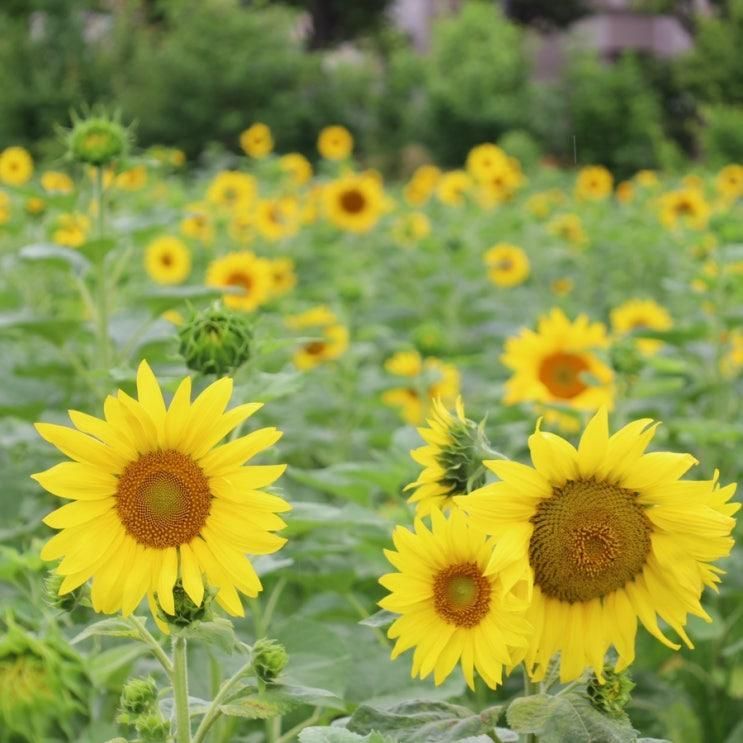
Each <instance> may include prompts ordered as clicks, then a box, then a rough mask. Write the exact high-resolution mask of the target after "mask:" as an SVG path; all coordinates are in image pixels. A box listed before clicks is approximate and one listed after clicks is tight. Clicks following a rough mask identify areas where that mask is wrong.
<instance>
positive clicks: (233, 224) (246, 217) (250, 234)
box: [228, 210, 255, 246]
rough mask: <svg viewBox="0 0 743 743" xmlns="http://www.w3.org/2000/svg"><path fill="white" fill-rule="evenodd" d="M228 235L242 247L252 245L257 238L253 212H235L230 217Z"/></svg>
mask: <svg viewBox="0 0 743 743" xmlns="http://www.w3.org/2000/svg"><path fill="white" fill-rule="evenodd" d="M228 233H229V236H230V238H231V239H232V240H234V241H235V242H236V243H240V245H243V246H244V245H250V243H251V242H253V240H254V238H255V219H254V217H253V214H252V213H251V212H247V211H242V210H240V211H235V212H232V215H231V217H230V224H229V227H228Z"/></svg>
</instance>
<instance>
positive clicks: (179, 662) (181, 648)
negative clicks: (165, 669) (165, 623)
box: [172, 637, 191, 743]
mask: <svg viewBox="0 0 743 743" xmlns="http://www.w3.org/2000/svg"><path fill="white" fill-rule="evenodd" d="M186 651H187V648H186V638H185V637H175V638H174V639H173V676H172V679H173V697H174V699H175V740H176V743H191V716H190V713H189V709H188V669H187V658H186Z"/></svg>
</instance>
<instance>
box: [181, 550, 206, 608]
mask: <svg viewBox="0 0 743 743" xmlns="http://www.w3.org/2000/svg"><path fill="white" fill-rule="evenodd" d="M178 550H179V552H180V558H181V581H183V590H184V591H185V592H186V593H187V594H188V597H189V598H190V599H191V601H193V602H194V604H196V606H201V602H202V601H203V600H204V582H203V580H202V578H201V569H200V568H199V563H198V560H197V559H196V556H195V555H194V553H193V552H192V550H191V548H190V547H189V546H188V545H187V544H182V545H181V546H180V547H179V548H178Z"/></svg>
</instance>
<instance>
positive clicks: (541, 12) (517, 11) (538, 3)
mask: <svg viewBox="0 0 743 743" xmlns="http://www.w3.org/2000/svg"><path fill="white" fill-rule="evenodd" d="M503 11H504V12H505V14H506V15H507V16H508V17H509V18H511V19H512V20H514V21H516V22H517V23H521V24H523V25H525V26H535V27H537V28H539V29H541V30H543V31H549V30H552V29H556V28H565V27H567V26H569V25H570V24H571V23H575V21H577V20H580V19H581V18H583V17H584V16H586V15H588V14H589V13H590V12H591V4H590V2H589V0H561V1H560V2H555V1H554V0H505V2H504V3H503Z"/></svg>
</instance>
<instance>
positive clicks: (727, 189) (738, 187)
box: [715, 165, 743, 201]
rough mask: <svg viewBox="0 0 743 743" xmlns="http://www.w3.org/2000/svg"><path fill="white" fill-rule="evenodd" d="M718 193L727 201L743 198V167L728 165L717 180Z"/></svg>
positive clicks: (718, 175)
mask: <svg viewBox="0 0 743 743" xmlns="http://www.w3.org/2000/svg"><path fill="white" fill-rule="evenodd" d="M715 187H716V188H717V192H718V193H719V194H720V196H722V197H723V198H724V199H726V200H727V201H735V200H736V199H739V198H740V197H741V196H743V165H726V166H725V167H724V168H723V169H722V170H721V171H720V172H719V173H718V174H717V178H716V179H715Z"/></svg>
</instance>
